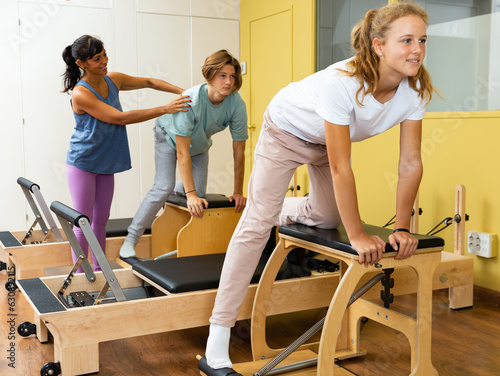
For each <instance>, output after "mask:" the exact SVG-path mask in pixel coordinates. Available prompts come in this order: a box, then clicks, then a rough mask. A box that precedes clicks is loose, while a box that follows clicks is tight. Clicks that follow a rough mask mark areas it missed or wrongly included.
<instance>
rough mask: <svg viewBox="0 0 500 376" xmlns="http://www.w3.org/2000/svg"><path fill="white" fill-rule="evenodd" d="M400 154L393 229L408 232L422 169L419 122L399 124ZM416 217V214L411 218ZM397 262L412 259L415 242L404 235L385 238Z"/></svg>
mask: <svg viewBox="0 0 500 376" xmlns="http://www.w3.org/2000/svg"><path fill="white" fill-rule="evenodd" d="M399 142H400V146H399V147H400V153H399V166H398V188H397V194H396V222H395V224H394V229H406V230H409V229H410V220H411V213H412V209H413V203H414V202H415V197H416V195H417V191H418V187H419V185H420V180H421V179H422V174H423V166H422V158H421V153H420V149H421V143H422V121H421V120H405V121H403V122H402V123H401V131H400V141H399ZM415 215H417V214H415ZM389 240H390V243H391V245H392V247H393V248H394V249H397V250H398V255H397V256H396V258H397V259H403V258H407V257H410V256H411V255H413V253H414V252H415V250H416V249H417V245H418V240H417V239H416V238H415V237H414V236H413V235H411V234H410V233H408V232H405V231H398V232H395V233H394V234H392V235H391V236H390V237H389Z"/></svg>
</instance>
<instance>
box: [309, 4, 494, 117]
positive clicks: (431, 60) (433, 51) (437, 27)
mask: <svg viewBox="0 0 500 376" xmlns="http://www.w3.org/2000/svg"><path fill="white" fill-rule="evenodd" d="M417 2H418V3H419V4H420V5H421V6H422V7H423V8H424V9H425V10H426V11H427V13H428V14H429V28H428V30H427V34H428V36H429V38H428V42H427V56H426V60H425V64H426V67H427V69H428V70H429V72H430V73H431V76H432V79H433V82H434V85H435V86H436V87H437V88H438V89H439V90H440V91H441V93H442V95H443V99H440V98H439V97H437V96H435V99H433V101H432V102H431V103H430V104H429V107H428V112H461V111H489V110H500V69H495V68H496V67H497V66H498V60H499V59H500V43H499V42H498V41H499V40H500V0H432V1H431V0H420V1H417ZM386 4H387V0H364V1H359V0H356V1H355V0H317V30H316V33H317V34H316V35H317V38H316V69H317V70H321V69H324V68H326V67H327V66H329V65H330V64H333V63H335V62H337V61H340V60H343V59H346V58H348V57H350V56H352V55H353V52H352V48H351V46H350V32H351V29H352V27H353V26H354V25H355V24H356V23H357V22H358V21H359V20H361V19H362V17H363V16H364V14H365V13H366V11H368V10H369V9H372V8H380V7H382V6H384V5H386Z"/></svg>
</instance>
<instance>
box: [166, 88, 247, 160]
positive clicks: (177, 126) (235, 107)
mask: <svg viewBox="0 0 500 376" xmlns="http://www.w3.org/2000/svg"><path fill="white" fill-rule="evenodd" d="M183 95H189V97H190V99H191V103H190V105H191V108H190V109H189V111H188V112H177V113H175V114H165V115H163V116H161V117H159V118H158V122H159V124H160V126H161V127H162V128H163V130H164V131H165V132H166V133H167V135H166V138H167V142H168V143H169V145H170V146H171V147H173V148H174V149H177V147H176V142H175V136H184V137H191V146H190V149H189V154H190V155H191V156H193V155H198V154H202V153H205V152H206V151H207V150H208V149H210V147H211V146H212V138H211V136H212V135H214V134H215V133H217V132H220V131H223V130H224V129H226V128H228V127H229V130H230V132H231V137H232V139H233V140H234V141H245V140H246V139H248V128H247V111H246V106H245V102H243V99H241V96H240V95H239V94H238V93H232V94H230V95H228V96H227V97H226V98H224V101H223V102H222V103H221V104H219V105H218V106H214V105H213V104H212V102H210V100H209V99H208V95H207V84H206V83H204V84H201V85H198V86H194V87H192V88H190V89H188V90H186V91H185V92H184V93H183Z"/></svg>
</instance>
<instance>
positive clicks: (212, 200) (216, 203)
mask: <svg viewBox="0 0 500 376" xmlns="http://www.w3.org/2000/svg"><path fill="white" fill-rule="evenodd" d="M205 200H207V202H208V208H209V209H217V208H231V207H234V201H233V202H230V201H229V198H228V197H226V196H224V195H223V194H218V193H207V194H206V195H205ZM167 202H168V203H169V204H175V205H179V206H183V207H185V208H187V199H186V197H185V196H175V195H170V197H169V198H168V199H167Z"/></svg>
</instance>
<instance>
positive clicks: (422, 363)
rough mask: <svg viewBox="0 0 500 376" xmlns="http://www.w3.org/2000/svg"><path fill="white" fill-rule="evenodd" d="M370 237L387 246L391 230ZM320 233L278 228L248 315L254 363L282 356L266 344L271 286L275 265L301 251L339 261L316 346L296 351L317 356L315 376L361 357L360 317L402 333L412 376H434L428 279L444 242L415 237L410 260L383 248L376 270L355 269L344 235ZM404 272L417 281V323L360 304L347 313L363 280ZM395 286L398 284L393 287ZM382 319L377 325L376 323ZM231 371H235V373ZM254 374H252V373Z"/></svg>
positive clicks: (354, 258) (354, 256) (298, 227)
mask: <svg viewBox="0 0 500 376" xmlns="http://www.w3.org/2000/svg"><path fill="white" fill-rule="evenodd" d="M365 230H366V231H367V232H368V233H369V234H378V235H379V236H381V238H382V239H383V240H385V241H386V242H387V239H388V236H389V234H390V233H391V231H390V230H386V229H382V228H375V227H373V226H368V227H367V226H365ZM342 231H343V230H342V229H339V230H319V229H312V228H310V227H307V226H302V225H291V226H287V227H282V228H280V242H279V244H278V246H277V248H276V250H275V252H274V253H273V255H272V256H271V259H270V260H269V262H268V264H267V267H266V269H265V270H264V273H263V275H262V277H261V280H260V283H259V286H258V288H257V292H256V295H255V301H254V307H253V310H252V325H251V338H252V353H253V358H254V360H257V359H264V358H272V357H275V356H277V355H278V354H279V353H280V351H281V350H278V349H271V348H270V347H269V346H268V345H267V342H266V334H265V322H266V315H269V308H270V307H271V306H274V305H275V304H277V303H278V302H277V301H275V300H274V299H273V298H271V296H272V295H271V293H272V291H273V281H274V278H275V276H276V272H277V268H278V265H280V264H281V263H282V262H283V260H284V259H285V257H286V255H287V254H288V253H289V252H290V251H291V250H292V249H294V248H305V249H308V250H311V251H313V252H317V253H320V254H322V255H326V256H328V257H331V258H333V259H336V260H339V261H341V263H342V265H343V267H342V268H341V277H340V281H339V284H338V287H337V288H336V290H335V293H334V296H333V299H332V301H331V303H330V306H329V309H328V313H327V316H326V319H325V324H324V326H323V330H322V335H321V340H320V343H319V347H317V346H318V344H306V345H303V346H301V348H300V349H304V350H307V349H313V350H314V349H316V348H317V351H318V368H317V374H318V375H333V374H334V372H335V371H334V369H335V364H334V359H335V358H342V357H351V356H357V355H360V354H362V353H363V350H362V349H361V348H360V347H359V330H358V327H359V325H357V323H358V322H359V320H360V318H361V317H363V316H366V317H369V318H373V319H375V320H376V321H378V322H381V323H383V324H384V325H387V326H390V327H392V328H394V329H396V330H399V331H401V332H402V333H404V334H405V335H406V336H407V337H408V340H409V342H410V346H411V349H412V350H411V351H412V359H411V369H412V373H411V374H412V375H437V372H436V370H435V369H434V367H433V366H432V362H431V324H432V284H433V275H434V271H435V270H436V268H437V266H438V265H439V263H440V261H441V250H442V248H443V245H444V242H443V241H442V239H440V238H436V237H425V236H418V237H419V249H418V250H417V252H416V253H415V254H414V255H413V256H412V257H411V258H409V259H404V260H396V259H395V258H394V256H395V255H396V253H395V252H389V250H390V249H389V248H387V247H386V253H384V257H383V259H382V260H381V261H380V263H379V264H380V265H377V266H369V267H368V268H365V266H364V265H361V264H359V262H358V256H357V254H356V253H355V251H354V250H353V249H352V248H351V247H350V244H349V243H348V239H347V236H346V234H345V231H344V232H342ZM392 268H394V269H399V268H405V269H410V270H413V272H414V273H415V274H416V276H417V278H416V280H417V295H418V298H417V301H418V303H417V309H416V319H413V318H411V317H407V316H404V315H402V314H401V313H398V312H394V311H393V310H390V309H387V308H384V307H383V306H380V305H376V304H373V303H371V302H368V301H367V300H365V299H359V300H358V301H356V302H355V303H353V304H352V305H351V306H350V307H349V308H348V309H346V307H347V305H348V302H349V299H350V297H351V295H352V294H353V292H354V291H355V290H356V288H357V287H358V286H359V283H360V281H361V280H362V279H363V278H364V277H365V276H366V275H367V274H370V273H371V274H373V273H375V272H380V271H381V270H382V269H384V270H386V269H392ZM396 284H397V281H396ZM381 318H382V319H381ZM235 369H236V368H235ZM257 370H258V368H256V369H254V372H256V371H257Z"/></svg>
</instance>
